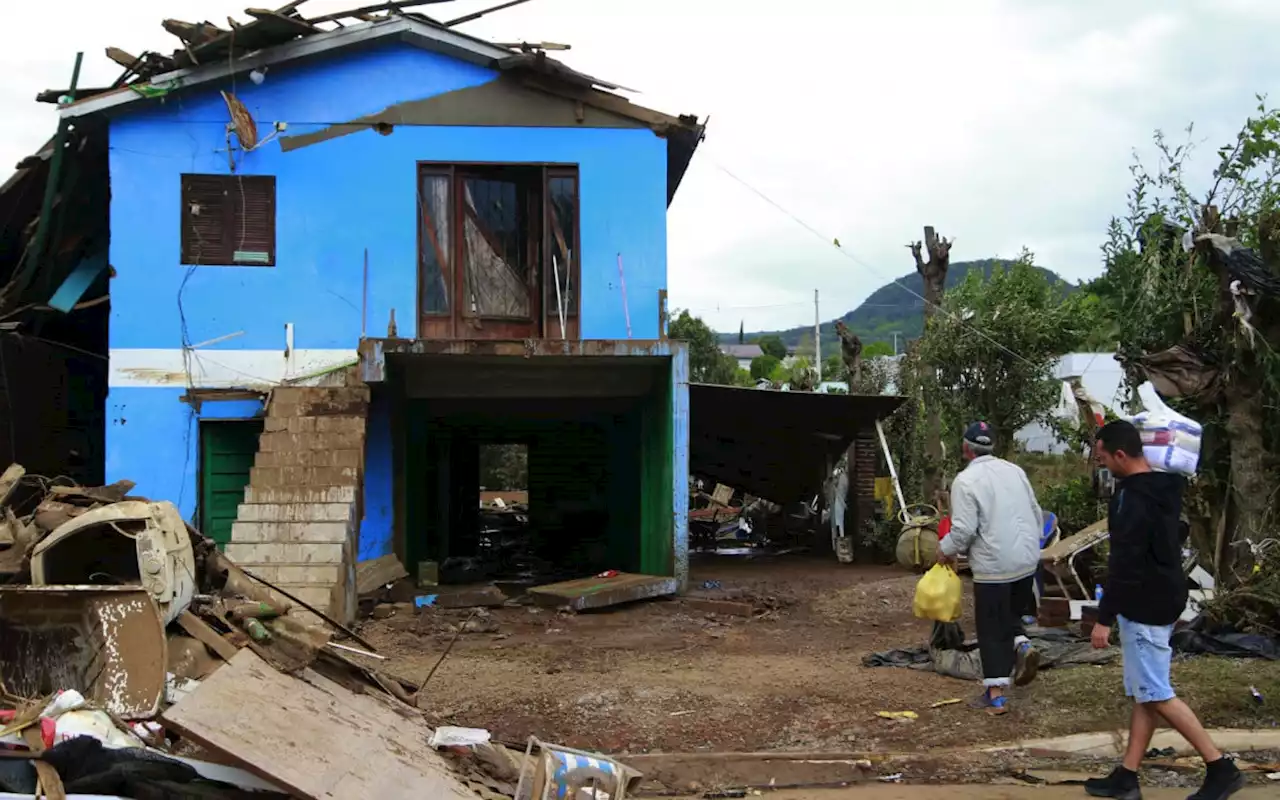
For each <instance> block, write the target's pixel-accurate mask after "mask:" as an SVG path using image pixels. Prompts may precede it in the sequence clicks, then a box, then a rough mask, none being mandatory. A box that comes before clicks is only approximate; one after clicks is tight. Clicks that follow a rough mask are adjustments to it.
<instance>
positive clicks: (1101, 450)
mask: <svg viewBox="0 0 1280 800" xmlns="http://www.w3.org/2000/svg"><path fill="white" fill-rule="evenodd" d="M1096 451H1097V457H1098V461H1099V462H1100V463H1101V464H1102V466H1104V467H1106V468H1107V469H1109V470H1111V472H1112V474H1114V475H1115V476H1116V477H1117V478H1119V479H1120V480H1119V482H1118V484H1117V485H1116V491H1115V494H1114V495H1113V496H1112V498H1111V505H1110V507H1109V508H1108V509H1107V526H1108V530H1109V531H1110V534H1111V557H1110V558H1109V559H1108V560H1107V582H1106V586H1105V587H1103V591H1102V601H1101V604H1100V607H1099V609H1098V624H1097V625H1095V626H1094V628H1093V646H1094V647H1097V648H1104V647H1107V646H1108V644H1109V643H1110V640H1111V626H1112V625H1114V624H1116V622H1117V621H1118V622H1119V624H1120V651H1121V656H1122V659H1123V662H1124V688H1125V694H1127V695H1128V696H1129V697H1132V698H1133V701H1134V706H1133V716H1132V718H1131V720H1130V723H1129V746H1128V748H1127V749H1126V750H1125V754H1124V763H1123V764H1122V765H1121V766H1119V767H1116V769H1115V770H1114V771H1113V772H1112V773H1111V774H1110V775H1108V776H1107V777H1106V778H1093V779H1091V780H1089V781H1088V782H1087V783H1085V791H1086V792H1088V793H1089V794H1090V795H1091V796H1093V797H1116V798H1120V800H1141V798H1142V790H1141V789H1139V788H1138V769H1139V767H1140V766H1141V765H1142V757H1143V756H1144V755H1145V754H1146V752H1147V748H1148V747H1149V746H1150V745H1151V736H1152V734H1154V733H1155V730H1156V724H1157V723H1158V722H1159V721H1160V719H1161V718H1164V720H1165V721H1166V722H1167V723H1168V724H1169V725H1170V726H1172V727H1173V728H1174V730H1176V731H1177V732H1178V733H1180V734H1182V737H1183V738H1184V739H1186V740H1187V742H1189V743H1190V744H1191V746H1192V747H1194V748H1195V749H1196V750H1197V751H1198V752H1199V753H1200V756H1201V757H1202V758H1203V759H1204V763H1205V767H1206V770H1207V774H1206V775H1205V779H1204V785H1203V786H1201V787H1200V790H1199V791H1198V792H1196V793H1195V794H1193V795H1191V797H1190V798H1189V800H1225V798H1227V797H1230V796H1231V795H1233V794H1235V793H1236V792H1238V791H1239V790H1240V789H1241V788H1242V787H1243V786H1244V784H1245V779H1244V775H1242V774H1241V773H1240V770H1239V769H1237V768H1236V765H1235V763H1234V762H1232V760H1231V759H1229V758H1225V757H1224V756H1223V755H1222V752H1221V751H1220V750H1218V748H1217V747H1215V746H1214V744H1213V741H1212V740H1211V739H1210V738H1209V734H1207V733H1206V732H1205V730H1204V727H1203V726H1202V725H1201V724H1200V720H1198V719H1196V715H1195V712H1193V711H1192V710H1191V709H1190V708H1188V707H1187V704H1186V703H1184V702H1182V701H1181V700H1179V699H1178V698H1177V696H1176V695H1175V694H1174V691H1173V685H1172V683H1171V681H1170V664H1171V661H1172V656H1173V649H1172V648H1171V647H1170V646H1169V639H1170V637H1171V636H1172V635H1173V625H1174V623H1175V622H1177V621H1178V617H1179V616H1180V615H1181V614H1182V611H1183V609H1184V608H1185V607H1186V605H1187V579H1186V576H1185V575H1183V572H1182V542H1181V533H1180V530H1179V521H1180V517H1181V515H1182V489H1183V485H1184V483H1185V482H1184V480H1183V479H1182V477H1181V476H1178V475H1174V474H1172V473H1167V472H1154V471H1152V469H1151V465H1150V464H1148V463H1147V459H1146V458H1145V457H1144V456H1143V452H1142V436H1141V435H1140V434H1139V433H1138V429H1137V428H1135V427H1134V426H1133V425H1132V424H1131V423H1128V422H1111V423H1108V424H1107V425H1105V426H1104V427H1103V428H1102V429H1101V430H1100V431H1098V447H1097V448H1096Z"/></svg>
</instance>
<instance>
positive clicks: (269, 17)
mask: <svg viewBox="0 0 1280 800" xmlns="http://www.w3.org/2000/svg"><path fill="white" fill-rule="evenodd" d="M244 13H246V14H248V15H249V16H251V17H253V18H254V19H255V20H257V22H258V25H257V26H255V27H263V26H269V27H271V28H273V29H274V30H278V31H279V32H280V33H281V34H282V35H283V34H285V33H286V32H290V31H291V32H293V33H296V34H297V35H299V36H310V35H312V34H313V33H319V32H320V29H319V28H317V27H316V26H315V25H312V24H311V23H309V22H307V21H306V20H303V19H299V18H298V17H289V16H285V15H284V14H281V13H280V12H278V11H269V10H267V9H263V8H246V9H245V10H244ZM250 25H251V26H252V25H253V23H250ZM242 30H243V29H242Z"/></svg>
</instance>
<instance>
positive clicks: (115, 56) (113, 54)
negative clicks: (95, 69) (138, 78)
mask: <svg viewBox="0 0 1280 800" xmlns="http://www.w3.org/2000/svg"><path fill="white" fill-rule="evenodd" d="M107 58H109V59H111V60H112V61H114V62H116V63H117V64H119V65H120V66H122V67H124V68H125V69H132V68H133V67H136V66H138V57H137V56H135V55H133V54H131V53H128V52H126V51H124V50H121V49H120V48H119V47H108V48H107Z"/></svg>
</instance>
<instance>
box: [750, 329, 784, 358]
mask: <svg viewBox="0 0 1280 800" xmlns="http://www.w3.org/2000/svg"><path fill="white" fill-rule="evenodd" d="M756 344H757V345H759V346H760V352H762V353H764V354H765V355H767V356H773V357H774V358H776V359H778V360H779V361H781V360H782V359H784V358H786V357H787V346H786V345H785V344H783V343H782V337H780V336H775V335H773V334H769V335H768V336H761V337H760V338H759V339H757V340H756Z"/></svg>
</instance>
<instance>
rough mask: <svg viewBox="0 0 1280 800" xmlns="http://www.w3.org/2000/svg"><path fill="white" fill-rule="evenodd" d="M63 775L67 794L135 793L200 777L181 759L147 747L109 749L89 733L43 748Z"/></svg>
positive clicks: (48, 760)
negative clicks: (153, 786) (178, 759)
mask: <svg viewBox="0 0 1280 800" xmlns="http://www.w3.org/2000/svg"><path fill="white" fill-rule="evenodd" d="M42 760H43V761H45V762H47V763H48V764H49V765H50V766H52V767H53V768H54V769H55V770H57V771H58V777H60V778H62V785H63V788H64V789H66V791H67V793H68V794H103V795H112V794H118V795H123V796H125V797H137V796H139V794H138V792H139V791H140V790H145V788H146V787H147V786H149V785H152V784H156V783H180V784H181V783H190V782H191V781H194V780H196V779H197V778H199V775H198V774H197V773H196V771H195V769H193V768H192V767H190V766H189V765H187V764H184V763H182V762H181V761H176V760H174V759H172V758H168V757H167V756H164V755H161V754H159V753H155V752H152V751H150V750H144V749H142V748H137V747H126V748H122V749H119V750H108V749H107V748H105V747H103V746H102V742H100V741H98V740H97V739H95V738H93V737H92V736H77V737H75V738H74V739H68V740H67V741H65V742H62V743H61V744H58V745H57V746H56V747H53V748H52V749H50V750H48V751H46V752H45V753H44V756H43V758H42Z"/></svg>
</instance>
